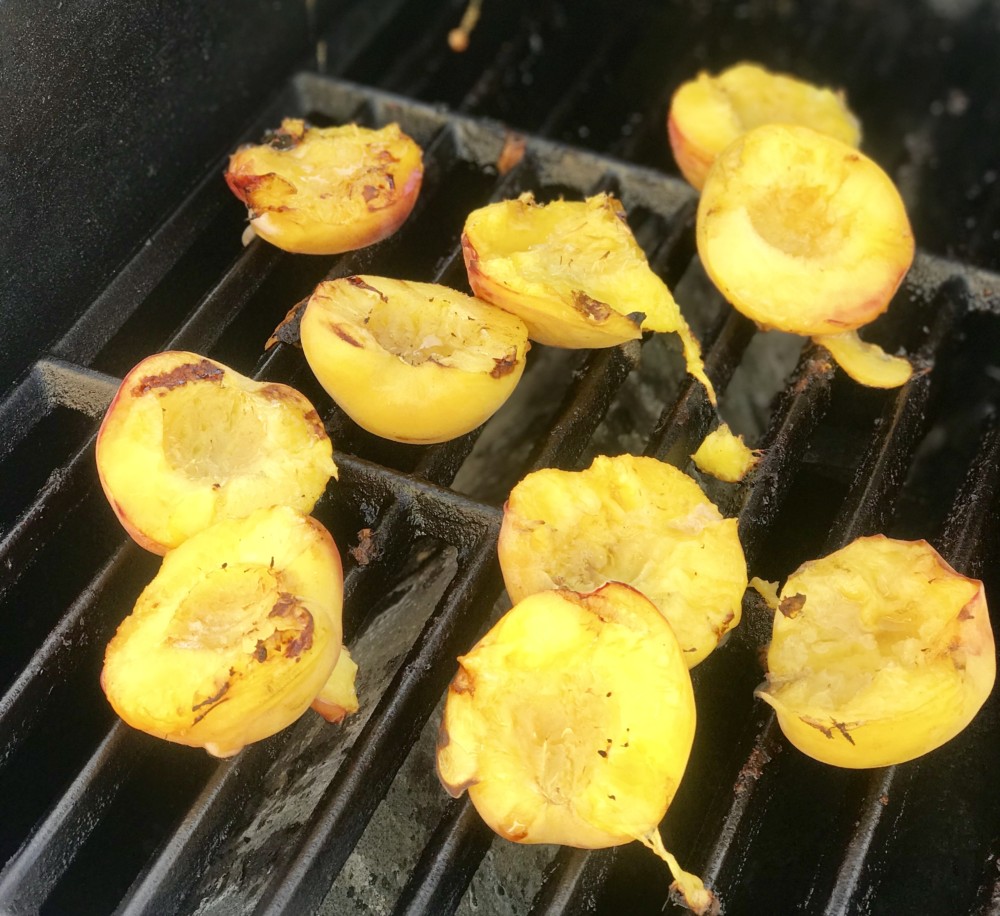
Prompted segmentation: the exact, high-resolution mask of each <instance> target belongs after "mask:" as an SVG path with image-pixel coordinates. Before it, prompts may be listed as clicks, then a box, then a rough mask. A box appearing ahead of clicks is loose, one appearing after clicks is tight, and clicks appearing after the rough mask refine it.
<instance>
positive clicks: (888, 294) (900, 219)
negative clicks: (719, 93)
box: [697, 125, 914, 336]
mask: <svg viewBox="0 0 1000 916" xmlns="http://www.w3.org/2000/svg"><path fill="white" fill-rule="evenodd" d="M697 239H698V252H699V255H700V257H701V260H702V263H703V265H704V267H705V270H706V271H707V273H708V275H709V276H710V277H711V279H712V281H713V282H714V283H715V285H716V286H717V287H718V288H719V290H720V291H721V292H722V293H723V295H725V296H726V298H728V299H729V301H730V302H731V303H732V304H733V305H734V306H735V307H736V308H737V309H738V310H739V311H741V312H742V313H743V314H745V315H746V316H747V317H749V318H751V319H753V320H754V321H755V322H757V323H758V324H759V325H760V326H761V327H765V328H779V329H781V330H785V331H791V332H793V333H797V334H805V335H809V336H813V335H824V334H838V333H841V332H843V331H845V330H851V329H854V328H857V327H860V326H861V325H863V324H866V323H868V322H869V321H871V320H872V319H874V318H876V317H877V316H878V315H880V314H881V313H882V312H884V311H885V309H886V308H887V307H888V305H889V302H890V300H891V299H892V296H893V295H894V294H895V292H896V289H897V288H898V287H899V284H900V282H901V281H902V279H903V276H904V274H905V273H906V271H907V270H908V269H909V266H910V264H911V262H912V260H913V250H914V249H913V234H912V232H911V231H910V225H909V221H908V219H907V216H906V210H905V208H904V206H903V202H902V200H901V199H900V197H899V193H898V192H897V191H896V189H895V187H894V186H893V184H892V181H891V180H890V179H889V178H888V176H886V174H885V173H884V172H883V171H882V170H881V169H880V168H879V167H878V166H877V165H876V164H875V163H874V162H872V161H871V160H870V159H868V158H867V157H865V156H863V155H862V154H861V153H859V152H857V151H856V150H854V149H852V148H851V147H849V146H847V145H846V144H843V143H841V142H840V141H838V140H835V139H833V138H831V137H827V136H824V135H822V134H819V133H816V132H815V131H812V130H810V129H808V128H804V127H792V126H784V125H770V126H766V127H759V128H756V129H755V130H752V131H750V132H748V133H746V134H744V135H743V137H742V138H741V139H740V140H738V141H737V142H735V143H734V144H732V145H731V146H730V147H728V148H727V149H726V150H725V152H724V153H723V154H722V155H720V156H719V158H718V159H717V160H716V162H715V164H714V165H713V166H712V170H711V172H710V173H709V176H708V180H707V181H706V183H705V187H704V190H703V192H702V196H701V200H700V202H699V207H698V223H697Z"/></svg>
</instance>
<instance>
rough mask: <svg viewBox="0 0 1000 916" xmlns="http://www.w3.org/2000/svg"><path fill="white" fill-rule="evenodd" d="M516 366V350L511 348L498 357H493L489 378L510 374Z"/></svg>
mask: <svg viewBox="0 0 1000 916" xmlns="http://www.w3.org/2000/svg"><path fill="white" fill-rule="evenodd" d="M516 367H517V351H516V350H511V351H510V352H509V353H507V354H506V355H505V356H502V357H500V358H499V359H496V358H494V360H493V368H492V369H491V370H490V378H503V377H504V376H505V375H510V374H511V372H513V371H514V369H515V368H516Z"/></svg>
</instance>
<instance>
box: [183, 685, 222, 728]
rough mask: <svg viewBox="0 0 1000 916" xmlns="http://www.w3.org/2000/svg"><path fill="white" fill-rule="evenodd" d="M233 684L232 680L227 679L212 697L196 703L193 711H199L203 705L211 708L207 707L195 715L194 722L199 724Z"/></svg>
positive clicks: (192, 708)
mask: <svg viewBox="0 0 1000 916" xmlns="http://www.w3.org/2000/svg"><path fill="white" fill-rule="evenodd" d="M231 686H232V682H231V681H225V682H224V683H223V685H222V686H221V687H220V688H219V689H218V690H217V691H216V692H215V693H213V694H212V695H211V696H210V697H208V698H207V699H204V700H202V701H201V702H200V703H195V704H194V705H193V706H192V707H191V712H198V710H199V709H201V708H202V707H203V706H208V707H209V708H208V709H206V710H205V711H204V712H202V713H199V714H198V715H197V716H195V719H194V722H193V723H192V724H193V725H197V724H198V723H199V722H200V721H201V720H202V719H204V718H205V716H207V715H208V714H209V713H210V712H211V711H212V709H214V708H215V705H216V704H217V703H218V702H219V701H220V700H221V699H222V698H223V697H224V696H225V695H226V693H227V692H228V691H229V688H230V687H231Z"/></svg>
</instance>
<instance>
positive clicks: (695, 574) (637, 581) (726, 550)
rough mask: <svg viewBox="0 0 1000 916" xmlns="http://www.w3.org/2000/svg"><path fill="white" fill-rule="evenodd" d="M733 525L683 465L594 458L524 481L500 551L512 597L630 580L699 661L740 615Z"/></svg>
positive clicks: (741, 561) (742, 581) (740, 566)
mask: <svg viewBox="0 0 1000 916" xmlns="http://www.w3.org/2000/svg"><path fill="white" fill-rule="evenodd" d="M736 528H737V526H736V520H735V519H725V518H723V517H722V515H721V514H720V513H719V510H718V509H717V508H716V507H715V506H714V505H713V504H712V502H711V501H710V500H709V499H708V497H707V496H705V494H704V493H702V491H701V489H700V488H699V487H698V485H697V484H696V483H695V482H694V481H693V480H692V479H691V478H690V477H688V476H687V475H686V474H684V473H683V472H682V471H679V470H677V469H676V468H674V467H671V466H670V465H668V464H665V463H664V462H662V461H657V460H656V459H655V458H636V457H633V456H631V455H619V456H617V457H614V458H609V457H605V456H598V457H597V458H595V459H594V462H593V464H591V466H590V467H589V468H588V469H587V470H584V471H562V470H558V469H555V468H546V469H543V470H541V471H535V472H534V473H532V474H528V475H527V476H526V477H525V478H524V479H523V480H521V481H520V482H519V483H518V484H517V485H516V486H515V487H514V489H513V490H511V493H510V496H509V498H508V499H507V503H506V505H505V506H504V515H503V522H502V524H501V527H500V537H499V541H498V546H497V552H498V554H499V558H500V568H501V570H502V572H503V578H504V583H505V585H506V586H507V592H508V594H509V595H510V598H511V600H512V601H515V602H516V601H521V600H522V599H524V598H525V597H527V596H528V595H531V594H534V593H535V592H541V591H546V590H548V589H553V588H569V589H572V590H574V591H580V592H586V591H590V590H592V589H595V588H597V587H599V586H601V585H603V584H604V583H605V582H623V583H625V584H627V585H630V586H632V587H633V588H635V589H637V590H638V591H640V592H642V594H644V595H645V596H646V597H647V598H649V600H650V601H652V602H653V604H654V605H655V606H656V607H657V608H659V610H660V613H662V614H663V616H664V617H665V618H666V619H667V620H668V621H669V622H670V625H671V626H672V627H673V630H674V633H676V634H677V641H678V642H679V643H680V645H681V650H682V655H683V658H684V661H685V663H686V664H687V665H688V667H694V666H695V665H696V664H698V662H700V661H702V660H703V659H704V658H705V657H707V656H708V654H709V653H710V652H711V651H712V650H713V649H714V648H715V647H716V646H717V645H718V644H719V640H720V639H721V638H722V637H723V635H725V633H726V632H728V631H729V630H730V629H732V628H733V627H735V626H736V625H737V624H738V623H739V622H740V616H741V613H742V600H743V593H744V592H745V591H746V587H747V567H746V559H745V558H744V555H743V548H742V547H741V545H740V541H739V536H738V534H737V530H736Z"/></svg>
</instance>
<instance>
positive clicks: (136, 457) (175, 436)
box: [96, 351, 337, 554]
mask: <svg viewBox="0 0 1000 916" xmlns="http://www.w3.org/2000/svg"><path fill="white" fill-rule="evenodd" d="M96 460H97V468H98V473H99V476H100V480H101V484H102V486H103V488H104V491H105V493H106V495H107V497H108V500H109V502H110V503H111V505H112V507H113V508H114V510H115V513H116V514H117V516H118V518H119V520H120V521H121V523H122V525H123V526H124V527H125V529H126V530H127V531H128V532H129V534H130V535H131V536H132V537H133V538H134V539H135V540H136V541H137V542H138V543H139V544H141V545H142V546H143V547H145V548H147V549H148V550H151V551H153V552H154V553H158V554H163V553H164V552H166V551H167V550H169V549H171V548H173V547H176V546H178V545H179V544H181V543H182V542H183V541H184V540H185V539H187V538H188V537H190V536H191V535H193V534H195V533H196V532H198V531H201V530H203V529H204V528H207V527H208V526H209V525H211V524H213V523H215V522H216V521H219V520H221V519H224V518H235V517H240V516H243V515H247V514H248V513H249V512H251V511H252V510H254V509H257V508H262V507H267V506H272V505H275V504H279V503H281V504H285V505H288V506H292V507H293V508H295V509H297V510H299V511H301V512H309V511H311V510H312V508H313V506H314V505H315V503H316V501H317V500H318V499H319V497H320V496H321V495H322V493H323V491H324V490H325V488H326V485H327V483H328V481H329V479H330V477H331V476H335V475H336V470H337V469H336V466H335V464H334V462H333V446H332V444H331V442H330V439H329V437H328V436H327V434H326V430H325V429H324V428H323V424H322V422H321V421H320V419H319V416H318V415H317V414H316V411H315V410H314V409H313V407H312V405H311V404H310V403H309V401H308V400H306V398H305V397H303V396H302V395H301V394H300V393H299V392H297V391H295V390H294V389H293V388H289V387H288V386H286V385H279V384H274V383H270V382H255V381H253V380H252V379H249V378H247V377H245V376H243V375H240V374H239V373H238V372H236V371H234V370H232V369H230V368H228V367H226V366H224V365H222V364H221V363H217V362H214V361H213V360H209V359H206V358H205V357H202V356H199V355H198V354H196V353H189V352H186V351H168V352H165V353H158V354H155V355H153V356H151V357H148V358H147V359H145V360H143V361H142V362H141V363H139V364H138V365H137V366H135V367H134V368H133V369H132V370H131V371H130V372H129V373H128V375H126V377H125V379H124V380H123V381H122V384H121V386H120V387H119V389H118V392H117V394H116V395H115V397H114V399H113V400H112V402H111V405H110V406H109V407H108V410H107V413H106V414H105V417H104V421H103V422H102V424H101V428H100V431H99V432H98V436H97V447H96Z"/></svg>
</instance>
